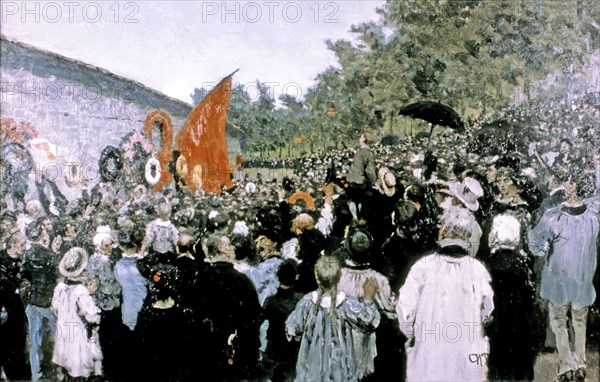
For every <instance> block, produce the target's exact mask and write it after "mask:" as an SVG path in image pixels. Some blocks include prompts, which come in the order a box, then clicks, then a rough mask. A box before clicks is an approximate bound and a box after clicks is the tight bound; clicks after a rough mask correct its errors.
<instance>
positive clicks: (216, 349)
mask: <svg viewBox="0 0 600 382" xmlns="http://www.w3.org/2000/svg"><path fill="white" fill-rule="evenodd" d="M206 252H207V253H206V260H207V261H208V262H209V263H210V265H209V266H208V267H207V268H206V269H205V270H204V271H203V272H202V274H201V275H200V278H199V280H198V282H197V283H196V285H197V288H198V289H197V296H198V299H197V304H196V305H195V306H194V321H195V323H196V325H197V327H196V330H197V336H198V337H197V346H198V355H199V357H198V361H199V362H198V365H197V366H198V367H199V368H198V370H197V372H198V376H199V377H200V376H201V377H202V379H203V380H207V381H208V380H210V378H214V380H218V381H239V380H244V379H250V380H252V378H256V377H257V376H258V373H259V361H258V354H259V347H260V340H259V327H260V324H261V323H262V319H261V306H260V303H259V301H258V293H257V292H256V289H255V288H254V285H253V284H252V281H250V279H249V278H248V277H247V276H246V275H244V274H243V273H240V272H238V271H237V270H235V268H234V267H233V260H234V259H235V247H234V246H233V245H232V244H231V242H230V241H229V238H228V237H227V236H226V235H225V234H224V233H220V232H215V233H213V234H211V235H210V236H209V237H208V238H207V239H206ZM208 376H213V377H208ZM207 378H208V379H207Z"/></svg>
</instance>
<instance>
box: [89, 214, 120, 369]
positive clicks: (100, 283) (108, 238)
mask: <svg viewBox="0 0 600 382" xmlns="http://www.w3.org/2000/svg"><path fill="white" fill-rule="evenodd" d="M93 242H94V245H95V247H96V250H95V251H94V253H93V254H92V256H90V259H89V262H88V265H87V267H86V269H85V274H86V277H87V279H88V280H90V282H91V283H95V284H96V285H97V287H96V291H95V293H93V295H92V297H93V298H94V302H95V304H96V306H97V307H98V308H100V311H101V316H102V325H101V326H100V328H99V333H98V334H99V337H100V344H101V347H102V350H103V353H104V359H103V372H104V376H105V377H106V378H108V379H112V378H113V377H115V376H116V375H115V368H116V367H115V366H116V365H117V364H118V360H117V359H115V356H116V355H118V347H117V346H116V344H117V341H118V337H119V334H120V327H121V325H122V323H121V284H119V282H118V281H117V279H116V277H115V273H114V270H113V262H112V261H111V255H112V251H113V249H112V244H113V237H112V230H111V229H110V227H109V226H106V225H105V226H98V228H97V229H96V235H95V236H94V240H93Z"/></svg>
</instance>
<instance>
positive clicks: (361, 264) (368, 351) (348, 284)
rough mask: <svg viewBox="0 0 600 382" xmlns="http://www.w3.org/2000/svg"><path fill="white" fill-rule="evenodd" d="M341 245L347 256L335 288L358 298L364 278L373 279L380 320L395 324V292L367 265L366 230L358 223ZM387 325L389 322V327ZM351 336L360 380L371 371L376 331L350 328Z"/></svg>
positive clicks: (370, 243) (368, 236) (369, 243)
mask: <svg viewBox="0 0 600 382" xmlns="http://www.w3.org/2000/svg"><path fill="white" fill-rule="evenodd" d="M345 249H346V252H347V253H348V258H347V259H346V260H345V266H344V267H343V268H342V275H341V278H340V282H339V285H338V289H339V290H340V291H342V292H344V293H346V294H347V295H348V296H352V297H356V298H358V299H361V298H363V297H364V296H363V293H364V290H363V285H364V283H365V281H366V280H367V279H369V278H372V279H374V280H375V281H376V282H377V293H376V294H375V296H374V297H375V303H376V304H377V307H378V308H379V312H380V314H381V316H382V323H383V321H384V320H389V323H392V322H393V323H394V324H393V326H394V327H395V326H397V317H396V310H395V305H396V296H395V295H394V293H393V292H392V290H391V288H390V283H389V281H388V279H387V278H386V277H385V276H384V275H382V274H381V273H379V272H377V271H375V270H373V269H371V267H370V264H369V259H370V257H371V250H372V249H373V237H372V236H371V234H370V233H369V231H367V230H366V229H364V228H360V227H357V228H354V229H351V230H350V231H349V232H348V235H347V237H346V240H345ZM384 316H385V318H384ZM391 326H392V325H389V327H391ZM380 328H381V325H380V326H379V327H378V328H377V331H379V329H380ZM352 338H353V341H354V344H355V345H354V350H355V359H356V369H357V370H356V375H357V378H358V379H359V380H363V379H364V378H365V377H367V376H369V375H370V374H373V373H374V372H375V357H376V356H377V355H378V351H377V341H376V340H377V337H376V333H375V332H369V333H364V332H363V331H361V330H358V329H355V328H353V329H352ZM380 342H382V341H380ZM385 350H386V352H385V353H388V354H381V355H379V358H382V357H383V356H390V355H391V354H389V352H390V351H391V349H385ZM382 375H383V374H382Z"/></svg>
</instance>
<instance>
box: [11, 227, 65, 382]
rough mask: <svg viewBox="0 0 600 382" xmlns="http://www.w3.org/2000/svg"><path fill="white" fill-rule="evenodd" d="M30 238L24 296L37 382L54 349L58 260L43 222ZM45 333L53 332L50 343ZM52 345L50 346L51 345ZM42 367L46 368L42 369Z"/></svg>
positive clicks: (29, 230)
mask: <svg viewBox="0 0 600 382" xmlns="http://www.w3.org/2000/svg"><path fill="white" fill-rule="evenodd" d="M26 235H27V237H28V238H29V240H31V241H32V245H31V247H30V248H29V249H28V250H27V251H26V252H25V254H24V255H23V273H22V283H21V287H20V290H21V293H23V296H24V298H23V300H24V301H23V302H24V303H25V304H27V307H26V309H25V313H26V314H27V321H28V322H29V341H30V349H29V361H30V364H31V380H32V381H34V382H36V381H38V380H39V378H40V377H41V374H42V372H45V371H47V370H45V369H46V368H45V367H43V366H49V363H50V359H49V355H50V354H51V353H50V352H48V354H45V353H46V352H45V351H44V350H48V349H52V347H53V346H54V338H55V334H56V316H55V315H54V313H53V312H52V309H51V303H52V295H53V293H54V288H55V287H56V284H57V279H58V257H57V256H56V254H54V252H53V251H52V250H51V249H50V248H49V246H50V237H49V235H48V232H47V230H46V228H45V226H44V225H43V224H41V221H36V222H34V223H31V224H29V225H28V226H27V230H26ZM45 329H48V330H49V331H50V337H51V338H50V341H48V338H45V337H46V336H45ZM48 342H50V343H48ZM42 363H43V364H44V365H42Z"/></svg>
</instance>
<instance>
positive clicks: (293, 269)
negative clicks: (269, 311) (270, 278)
mask: <svg viewBox="0 0 600 382" xmlns="http://www.w3.org/2000/svg"><path fill="white" fill-rule="evenodd" d="M297 275H298V263H297V262H296V260H294V259H285V260H284V261H283V262H282V263H281V265H280V266H279V268H278V269H277V279H278V280H279V283H280V284H281V285H285V286H292V285H294V283H295V282H296V276H297Z"/></svg>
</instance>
